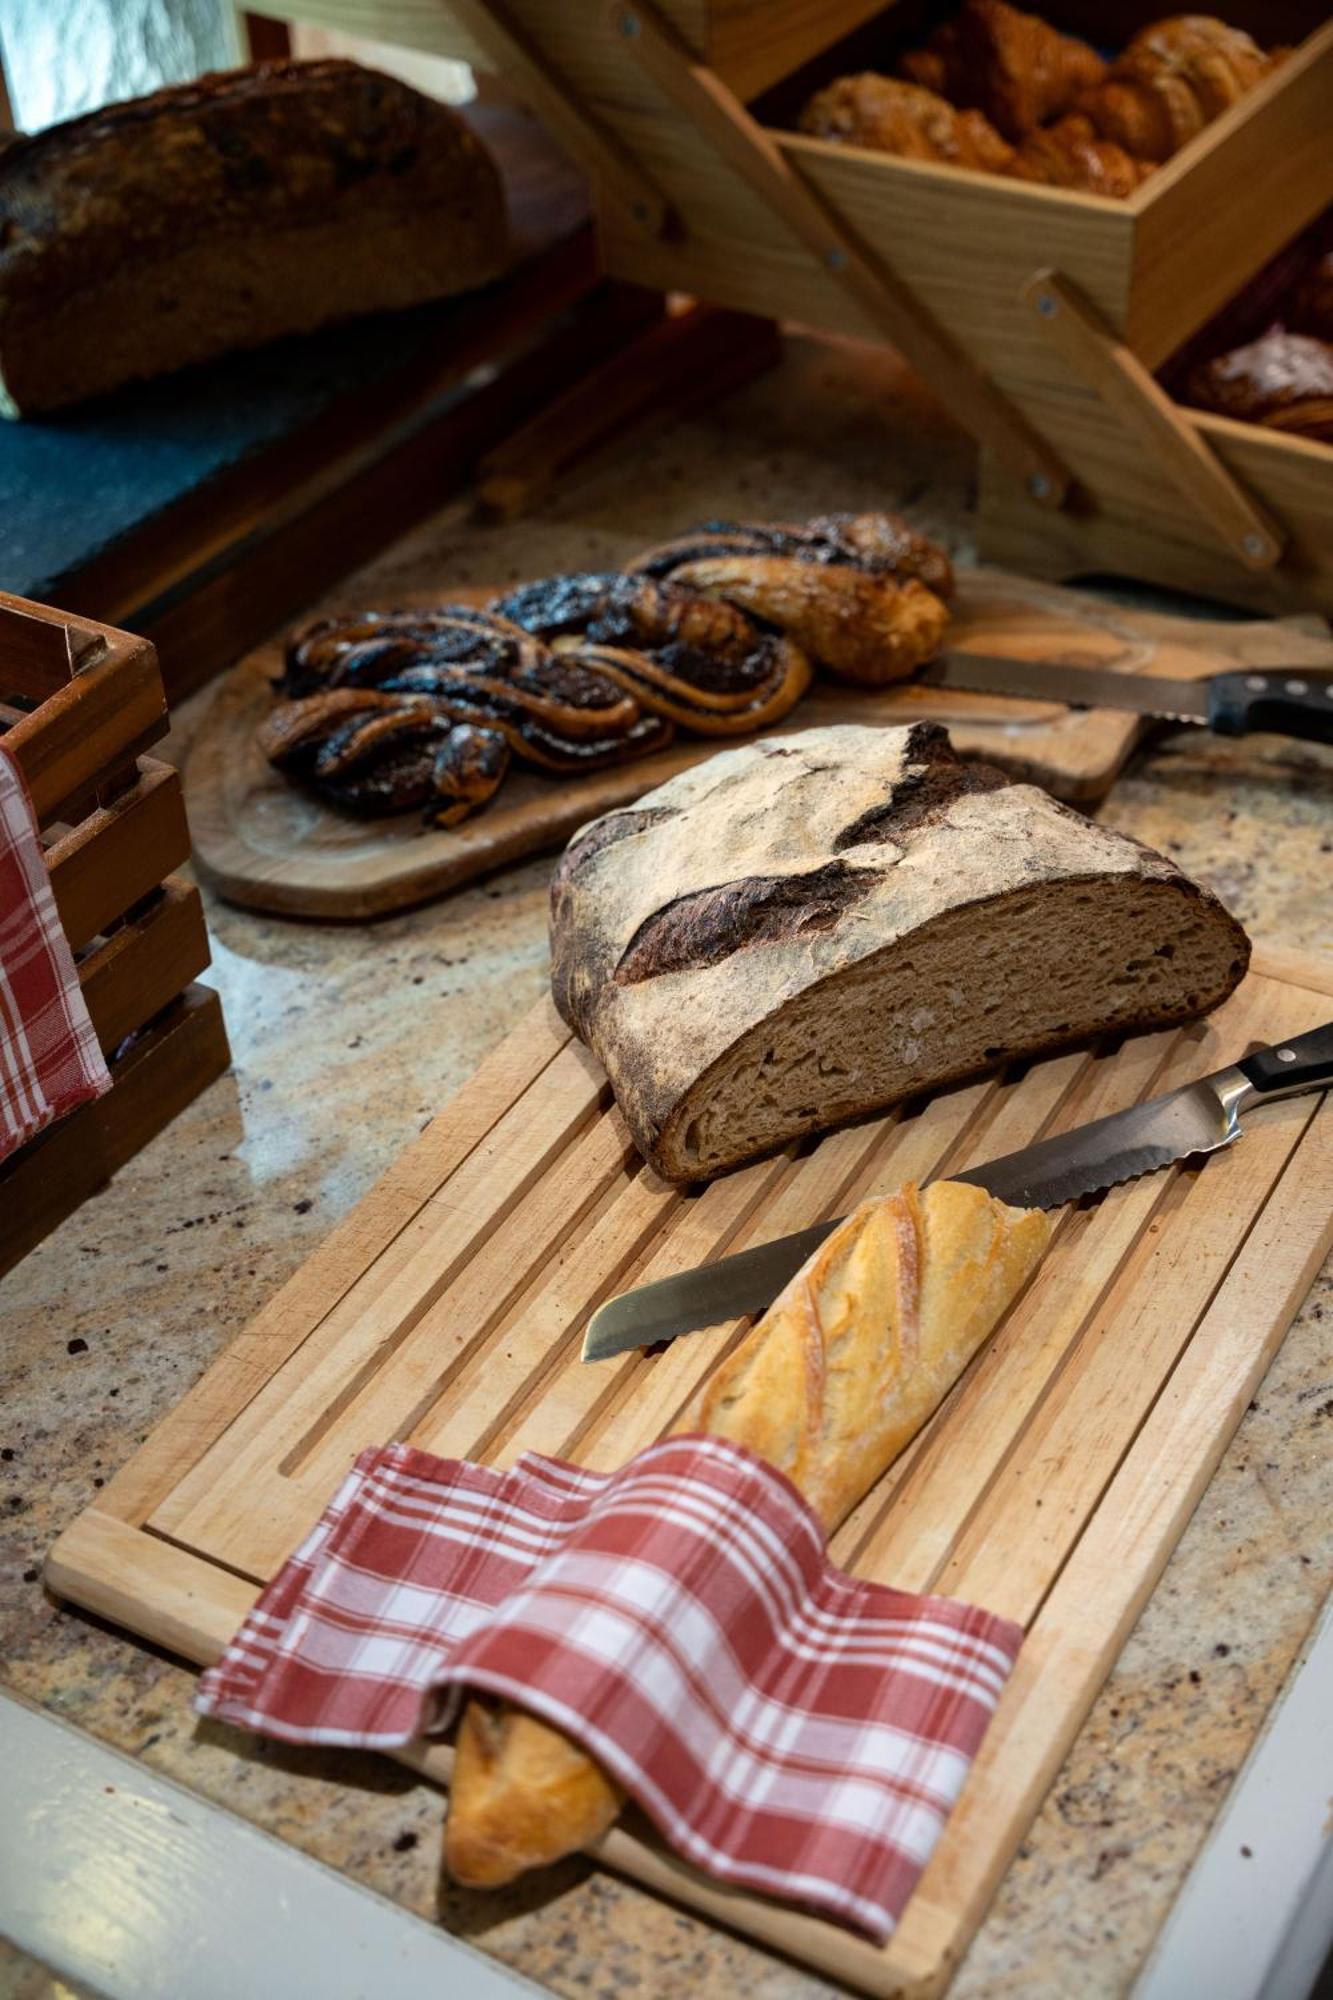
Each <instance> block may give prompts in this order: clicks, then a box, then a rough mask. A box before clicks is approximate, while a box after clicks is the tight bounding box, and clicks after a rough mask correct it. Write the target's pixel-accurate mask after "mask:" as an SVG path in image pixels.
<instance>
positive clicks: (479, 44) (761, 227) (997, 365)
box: [260, 0, 1333, 610]
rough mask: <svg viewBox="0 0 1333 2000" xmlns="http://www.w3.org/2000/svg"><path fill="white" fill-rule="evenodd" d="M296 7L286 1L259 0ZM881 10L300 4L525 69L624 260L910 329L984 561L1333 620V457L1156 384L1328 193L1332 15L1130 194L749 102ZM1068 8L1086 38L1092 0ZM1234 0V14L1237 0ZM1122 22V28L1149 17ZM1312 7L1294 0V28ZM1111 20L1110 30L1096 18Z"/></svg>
mask: <svg viewBox="0 0 1333 2000" xmlns="http://www.w3.org/2000/svg"><path fill="white" fill-rule="evenodd" d="M290 11H291V9H290V4H289V0H265V4H264V5H262V6H261V9H260V12H261V13H263V14H264V15H265V16H272V17H279V16H284V15H288V14H289V13H290ZM877 11H879V10H878V9H877V8H876V6H875V5H874V4H873V0H837V4H834V5H829V6H815V5H813V4H811V0H771V4H769V5H767V6H764V5H760V4H758V0H610V4H608V5H606V6H605V7H604V8H603V9H602V11H601V15H600V19H598V20H594V19H590V18H589V10H588V8H587V6H586V3H585V0H503V7H502V8H500V7H497V6H496V5H495V4H493V0H466V3H465V4H455V0H430V4H429V5H426V4H423V0H303V6H302V9H301V12H302V18H303V19H307V20H315V21H317V22H319V23H320V24H322V25H327V26H333V27H339V28H344V29H352V30H359V31H361V32H364V33H366V34H371V35H375V36H378V37H379V38H380V39H382V40H384V39H387V40H393V41H398V42H401V43H403V44H405V45H409V46H412V47H416V48H421V49H430V50H433V51H435V52H437V53H440V54H446V55H452V56H455V57H460V58H462V59H463V60H465V61H469V62H471V63H473V64H474V65H476V66H477V67H479V68H481V69H482V70H484V71H491V72H498V73H500V74H502V75H504V74H507V75H508V77H509V79H510V80H511V81H516V82H518V84H519V87H520V88H522V87H523V84H522V79H523V78H524V77H527V76H528V74H529V71H530V70H531V68H532V67H533V66H535V67H536V68H537V69H538V70H539V71H540V73H541V76H542V79H543V84H542V87H543V89H544V90H545V91H546V92H548V93H549V91H550V90H552V89H554V90H555V91H557V93H558V94H559V97H560V100H561V102H560V108H559V113H558V118H557V114H556V113H555V112H554V111H553V112H552V114H551V116H552V121H553V129H554V127H555V124H556V123H557V122H558V123H559V124H560V128H561V131H562V135H563V136H564V137H565V138H566V141H567V143H568V144H569V145H570V148H571V150H572V151H574V152H575V154H576V156H577V157H578V158H579V159H580V163H581V164H582V165H583V166H584V167H585V169H586V170H587V171H588V172H589V174H590V175H591V177H592V179H593V181H594V184H595V185H596V187H597V189H598V192H599V195H600V197H601V243H602V252H603V256H604V258H605V261H606V265H607V268H608V270H609V271H610V272H611V273H613V274H614V275H616V276H619V277H623V278H628V279H631V280H633V281H635V282H637V283H640V284H643V285H647V286H650V287H655V288H657V289H659V290H662V291H672V290H678V291H685V292H688V293H690V294H692V295H694V296H695V297H697V298H700V299H704V300H707V301H709V302H710V303H713V304H718V305H724V306H730V307H732V308H737V309H740V310H742V311H748V312H752V313H760V314H763V315H765V316H767V317H771V318H777V319H794V320H799V321H801V322H803V323H805V324H807V325H813V326H816V327H824V328H827V329H829V330H830V331H835V332H839V333H850V334H853V335H862V336H869V337H871V338H878V339H889V340H891V341H892V342H893V343H894V344H895V345H897V346H899V347H900V348H901V349H902V350H903V352H904V353H905V354H906V355H907V356H908V358H909V359H911V360H913V361H914V362H915V363H916V365H918V366H919V367H920V368H921V370H922V372H923V373H925V374H926V376H927V377H928V379H929V380H930V381H931V383H932V385H933V386H934V387H935V388H936V389H937V391H938V392H939V394H940V395H941V398H942V400H943V401H945V403H946V404H947V405H948V406H949V407H950V408H951V409H953V410H954V411H955V412H957V413H958V414H959V415H960V417H961V418H962V421H963V422H964V423H965V424H966V425H967V426H968V428H969V429H971V430H972V431H973V432H974V434H975V435H976V436H977V437H978V439H979V441H980V442H981V445H982V452H983V468H982V487H981V492H982V506H981V543H982V549H983V553H985V554H986V555H988V556H992V557H995V558H997V559H1000V560H1003V561H1006V562H1012V563H1014V564H1016V565H1021V566H1026V567H1028V568H1029V569H1034V570H1037V571H1039V572H1041V573H1044V574H1047V575H1058V574H1065V575H1068V574H1071V573H1077V572H1079V571H1088V570H1091V569H1096V568H1108V567H1113V568H1120V569H1124V570H1129V571H1130V572H1132V573H1135V574H1138V575H1140V576H1143V577H1146V578H1148V579H1150V580H1153V581H1158V582H1162V583H1167V584H1173V585H1177V586H1181V587H1184V588H1187V589H1194V590H1199V589H1203V590H1210V591H1212V592H1214V593H1215V594H1219V595H1222V596H1224V597H1230V598H1232V599H1234V600H1235V601H1236V602H1238V603H1243V604H1246V605H1250V606H1252V607H1254V608H1256V609H1260V610H1284V609H1285V610H1290V609H1292V608H1293V607H1307V606H1319V607H1322V608H1324V609H1333V553H1330V551H1331V550H1333V453H1331V452H1330V449H1329V447H1326V446H1322V445H1318V444H1312V443H1310V442H1309V441H1308V440H1304V439H1301V438H1293V437H1288V436H1280V435H1277V434H1275V433H1272V432H1267V431H1264V430H1262V429H1260V428H1258V427H1256V426H1247V425H1239V424H1233V423H1229V422H1227V421H1226V420H1223V419H1217V418H1208V417H1204V416H1200V415H1198V414H1196V413H1194V412H1191V411H1187V410H1183V409H1180V408H1178V407H1177V406H1176V405H1174V404H1173V403H1172V402H1171V401H1170V400H1169V398H1167V397H1166V396H1165V395H1164V394H1163V393H1162V392H1161V391H1160V389H1158V388H1157V385H1156V383H1155V381H1154V380H1153V376H1152V371H1153V370H1154V369H1155V368H1156V367H1158V366H1159V365H1160V363H1161V362H1162V361H1163V360H1164V359H1165V358H1166V357H1167V355H1168V354H1170V353H1171V351H1172V350H1173V349H1174V348H1175V347H1176V346H1178V345H1179V343H1180V342H1181V341H1182V340H1183V339H1185V338H1186V337H1187V336H1188V335H1189V334H1190V333H1192V332H1194V331H1195V330H1197V328H1198V326H1199V325H1200V324H1201V323H1202V322H1203V321H1204V320H1205V319H1206V318H1207V317H1208V315H1209V314H1210V313H1211V312H1212V311H1214V310H1215V309H1216V308H1217V306H1219V305H1220V304H1221V303H1222V302H1223V301H1224V300H1225V299H1227V298H1228V297H1230V296H1232V295H1233V294H1234V293H1235V292H1236V291H1237V290H1238V289H1239V288H1240V286H1241V285H1242V284H1243V283H1244V280H1245V279H1246V277H1248V276H1250V275H1251V274H1252V273H1253V272H1254V271H1255V270H1256V269H1257V268H1258V266H1260V265H1261V264H1262V263H1263V262H1264V261H1265V260H1266V258H1267V257H1268V256H1270V255H1271V254H1272V253H1273V252H1274V251H1276V250H1277V249H1278V248H1280V247H1281V244H1282V243H1283V242H1284V241H1285V240H1286V239H1287V238H1288V237H1289V236H1290V235H1291V234H1292V233H1293V232H1294V231H1295V230H1296V229H1298V228H1299V227H1301V226H1302V225H1303V224H1304V223H1305V222H1307V221H1308V220H1310V219H1311V218H1312V217H1313V216H1314V215H1315V214H1317V213H1318V212H1319V210H1320V209H1321V208H1322V207H1324V206H1325V205H1326V204H1327V203H1328V202H1329V201H1330V200H1333V147H1329V146H1328V144H1327V138H1326V127H1327V105H1328V102H1329V101H1330V97H1331V96H1333V23H1327V22H1325V23H1324V25H1323V26H1321V27H1315V28H1314V30H1313V32H1311V33H1309V34H1308V35H1306V36H1305V38H1304V39H1303V40H1301V41H1300V45H1299V46H1298V47H1297V48H1296V49H1295V50H1294V52H1293V53H1292V54H1291V55H1289V56H1288V57H1287V58H1286V59H1285V60H1284V61H1283V63H1282V64H1281V65H1280V66H1279V67H1278V68H1277V69H1276V70H1275V71H1274V72H1273V74H1272V75H1271V76H1270V77H1269V78H1267V79H1266V80H1265V81H1264V82H1263V83H1261V84H1260V85H1258V86H1257V87H1256V88H1255V89H1254V90H1252V91H1251V92H1249V93H1248V94H1247V95H1246V96H1245V97H1244V98H1243V99H1242V100H1241V101H1240V102H1239V103H1238V104H1236V105H1235V106H1233V108H1232V109H1231V110H1230V111H1229V112H1227V113H1226V114H1225V115H1224V116H1222V117H1221V118H1219V119H1217V120H1215V121H1214V123H1213V124H1212V125H1210V126H1209V127H1208V128H1207V129H1206V130H1205V131H1204V132H1202V133H1200V134H1199V136H1198V137H1197V138H1196V139H1195V140H1193V141H1192V142H1191V143H1190V144H1189V145H1188V146H1186V147H1185V148H1183V149H1182V151H1181V152H1180V153H1179V154H1178V155H1177V156H1176V157H1175V158H1174V159H1173V160H1171V161H1170V162H1168V164H1167V165H1166V166H1165V167H1163V168H1160V169H1159V170H1158V171H1157V172H1155V173H1154V174H1152V175H1151V176H1150V177H1149V178H1148V180H1147V181H1146V182H1145V183H1144V185H1143V186H1142V187H1141V188H1140V189H1139V190H1138V191H1137V193H1136V194H1135V195H1133V196H1132V197H1130V198H1129V199H1128V200H1127V201H1112V200H1109V199H1105V198H1102V197H1098V196H1093V195H1085V194H1079V193H1074V192H1070V191H1067V190H1064V189H1056V188H1049V187H1044V186H1035V185H1032V184H1029V183H1024V182H1015V181H1008V180H1003V179H999V178H997V177H994V176H990V175H985V174H978V173H972V172H968V171H965V170H961V169H955V168H947V167H936V166H933V165H929V164H923V163H921V162H918V161H910V160H900V159H896V158H891V157H889V156H887V155H884V154H878V153H871V152H866V151H863V150H860V149H857V148H853V147H843V146H836V145H831V144H829V143H827V142H825V141H822V140H818V139H812V138H807V137H804V136H800V135H798V134H796V133H794V132H792V131H790V130H785V129H782V128H781V127H780V126H779V125H777V124H770V123H763V122H761V121H760V119H759V118H757V117H756V116H755V115H753V114H752V112H751V111H750V110H749V109H748V108H747V103H746V100H747V99H750V98H753V96H754V95H755V94H756V93H758V92H761V91H766V90H769V89H770V88H771V87H772V86H774V85H775V84H778V83H780V81H781V79H783V78H784V77H789V76H790V75H791V74H792V72H793V71H795V70H797V69H798V68H801V67H802V66H803V65H806V64H809V63H812V62H814V61H815V60H816V59H818V58H821V57H824V56H825V55H826V53H827V52H828V51H829V50H830V49H831V47H832V45H833V44H834V43H835V42H836V41H837V40H838V39H839V38H840V37H841V36H843V35H844V34H846V33H847V32H848V31H849V30H851V29H855V28H858V27H860V26H862V25H863V24H864V23H865V22H866V21H867V20H868V19H869V18H870V17H871V16H872V15H873V14H875V13H876V12H877ZM1049 11H1050V12H1051V13H1052V14H1054V15H1056V16H1057V17H1059V18H1061V19H1062V20H1063V19H1064V17H1065V16H1068V17H1069V18H1068V22H1067V24H1068V25H1070V26H1072V27H1080V26H1082V27H1086V26H1087V25H1088V20H1087V19H1086V18H1085V16H1086V14H1087V10H1086V9H1084V10H1083V14H1080V13H1079V8H1078V5H1077V4H1076V0H1053V4H1052V5H1051V7H1050V9H1049ZM1225 11H1226V12H1227V13H1229V14H1235V15H1237V17H1238V18H1242V17H1244V16H1245V5H1244V0H1228V4H1227V6H1226V8H1225ZM1117 12H1118V13H1119V14H1121V15H1123V17H1124V22H1125V28H1126V32H1128V31H1130V30H1132V28H1133V27H1134V26H1136V25H1138V24H1139V19H1140V18H1141V15H1142V10H1141V9H1136V7H1135V6H1134V5H1132V4H1131V5H1129V6H1125V7H1121V8H1119V9H1118V10H1117ZM1316 12H1317V10H1314V9H1311V8H1303V7H1301V6H1299V5H1297V4H1294V0H1293V5H1292V6H1289V7H1288V8H1287V9H1286V15H1285V16H1284V19H1283V21H1282V23H1281V29H1282V32H1283V33H1284V34H1286V33H1289V32H1292V28H1293V23H1294V24H1295V32H1296V33H1297V34H1299V30H1300V28H1301V27H1302V26H1308V25H1309V24H1310V23H1311V22H1312V21H1313V20H1314V18H1315V15H1316ZM1288 16H1289V17H1291V18H1290V19H1288V18H1287V17H1288ZM1249 18H1250V24H1251V25H1253V26H1255V27H1256V28H1257V29H1258V30H1259V32H1261V33H1262V32H1264V21H1263V19H1262V18H1260V16H1258V15H1256V14H1255V12H1254V10H1253V9H1251V12H1250V17H1249ZM1098 20H1099V23H1100V25H1101V27H1102V29H1103V32H1104V31H1105V28H1106V21H1105V10H1101V13H1100V14H1099V16H1098ZM1275 31H1276V24H1275ZM518 42H521V44H522V49H523V57H524V62H525V64H526V65H527V68H523V69H521V70H520V69H518V68H515V66H514V63H513V61H512V59H511V56H510V53H509V51H510V48H511V45H514V44H516V43H518ZM830 60H831V59H830ZM579 120H582V121H583V126H584V129H582V130H576V129H575V126H576V124H577V122H578V121H579ZM589 131H593V132H594V133H595V134H596V135H599V136H600V137H602V138H610V139H612V140H614V141H615V142H616V143H617V144H618V145H619V146H620V147H621V148H622V149H623V150H624V151H628V152H629V153H630V154H631V155H632V156H633V158H634V159H635V161H636V162H637V165H638V167H639V169H640V171H641V173H642V174H643V175H644V176H646V178H647V181H648V183H649V184H650V185H651V187H652V189H653V191H654V193H655V195H658V196H660V197H661V202H662V204H663V206H662V207H661V208H652V209H651V212H649V211H645V210H644V209H643V208H642V207H640V212H639V213H638V214H637V215H635V214H634V213H632V212H631V211H632V209H633V206H634V205H633V203H631V204H630V205H629V208H628V209H627V205H626V202H625V200H624V199H623V198H622V193H623V188H622V187H621V186H620V185H618V184H617V176H616V171H615V169H614V167H613V166H612V165H610V164H609V163H608V161H607V160H606V158H605V157H604V156H603V157H601V158H599V156H598V150H597V146H596V144H595V143H590V142H589V138H588V132H589ZM1043 283H1044V284H1046V285H1047V289H1046V290H1045V291H1043V292H1041V293H1040V297H1041V298H1044V299H1046V300H1050V299H1051V298H1053V297H1054V296H1055V295H1056V292H1055V291H1052V289H1051V287H1054V288H1056V291H1058V297H1059V303H1058V306H1057V309H1056V311H1055V312H1054V313H1049V312H1048V311H1047V309H1046V308H1045V307H1044V306H1043V305H1042V304H1041V303H1040V302H1039V296H1038V291H1039V285H1040V284H1043ZM1071 329H1072V331H1071Z"/></svg>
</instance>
